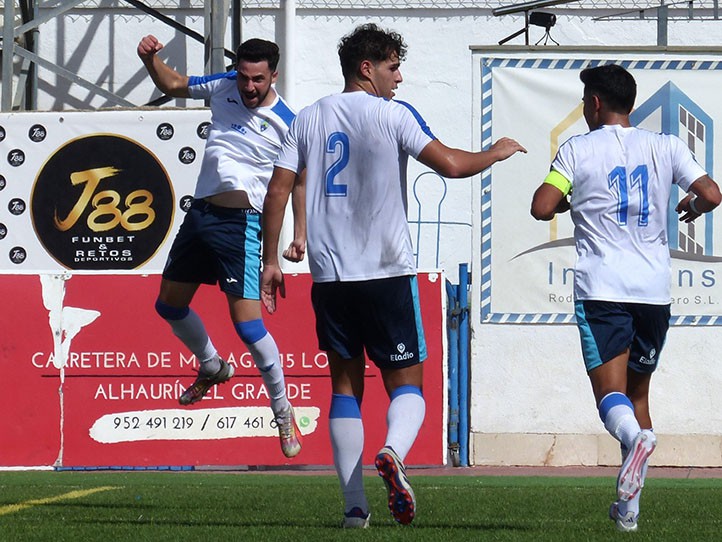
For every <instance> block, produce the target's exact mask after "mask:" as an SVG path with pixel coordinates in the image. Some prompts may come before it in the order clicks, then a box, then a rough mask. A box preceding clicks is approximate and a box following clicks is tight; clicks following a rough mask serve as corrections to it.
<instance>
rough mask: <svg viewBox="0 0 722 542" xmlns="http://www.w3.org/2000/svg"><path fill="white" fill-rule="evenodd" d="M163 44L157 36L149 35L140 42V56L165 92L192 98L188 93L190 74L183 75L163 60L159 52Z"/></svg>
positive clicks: (160, 88) (169, 94)
mask: <svg viewBox="0 0 722 542" xmlns="http://www.w3.org/2000/svg"><path fill="white" fill-rule="evenodd" d="M161 49H163V44H162V43H160V42H159V41H158V39H157V38H156V37H155V36H152V35H148V36H145V37H144V38H143V39H141V40H140V43H139V44H138V56H139V57H140V59H141V60H142V61H143V64H144V65H145V69H146V70H148V74H149V75H150V78H151V79H152V80H153V83H155V86H156V87H158V90H160V91H161V92H162V93H163V94H167V95H168V96H173V97H174V98H190V94H189V93H188V76H187V75H181V74H180V73H178V72H177V71H175V70H174V69H173V68H171V67H170V66H168V65H167V64H166V63H165V62H163V61H162V60H161V59H160V58H159V57H158V55H157V53H158V52H159V51H160V50H161Z"/></svg>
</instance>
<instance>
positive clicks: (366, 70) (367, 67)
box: [358, 60, 374, 79]
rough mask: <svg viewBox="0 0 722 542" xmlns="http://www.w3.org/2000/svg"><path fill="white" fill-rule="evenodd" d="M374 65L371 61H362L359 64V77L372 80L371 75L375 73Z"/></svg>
mask: <svg viewBox="0 0 722 542" xmlns="http://www.w3.org/2000/svg"><path fill="white" fill-rule="evenodd" d="M373 67H374V64H373V62H371V61H370V60H362V61H361V64H359V67H358V71H359V75H360V76H361V77H362V78H363V79H371V73H372V71H373Z"/></svg>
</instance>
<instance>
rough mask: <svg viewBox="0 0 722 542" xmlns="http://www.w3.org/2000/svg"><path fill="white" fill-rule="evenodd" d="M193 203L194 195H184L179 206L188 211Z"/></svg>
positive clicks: (185, 211)
mask: <svg viewBox="0 0 722 542" xmlns="http://www.w3.org/2000/svg"><path fill="white" fill-rule="evenodd" d="M192 204H193V196H188V195H186V196H183V197H182V198H181V199H180V202H178V206H179V207H180V210H181V211H183V212H184V213H187V212H188V211H190V209H191V205H192Z"/></svg>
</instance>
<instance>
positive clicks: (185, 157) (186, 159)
mask: <svg viewBox="0 0 722 542" xmlns="http://www.w3.org/2000/svg"><path fill="white" fill-rule="evenodd" d="M195 159H196V151H194V150H193V148H192V147H183V148H182V149H181V150H180V151H178V160H180V161H181V162H182V163H183V164H192V163H193V161H194V160H195Z"/></svg>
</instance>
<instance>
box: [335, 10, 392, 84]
mask: <svg viewBox="0 0 722 542" xmlns="http://www.w3.org/2000/svg"><path fill="white" fill-rule="evenodd" d="M393 53H396V55H397V56H398V57H399V61H402V60H403V59H404V57H405V56H406V43H404V38H402V37H401V34H398V33H396V32H392V31H390V30H382V29H381V28H379V27H378V26H377V25H375V24H374V23H368V24H364V25H361V26H358V27H356V29H355V30H354V31H353V32H351V33H350V34H347V35H346V36H344V37H343V38H341V41H340V42H339V44H338V57H339V59H340V60H341V72H342V73H343V76H344V77H345V78H348V77H352V76H353V75H355V74H356V71H357V70H358V68H359V66H360V65H361V62H363V61H364V60H370V61H371V62H373V63H377V62H381V61H383V60H386V59H388V58H390V57H391V55H392V54H393Z"/></svg>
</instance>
